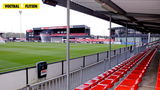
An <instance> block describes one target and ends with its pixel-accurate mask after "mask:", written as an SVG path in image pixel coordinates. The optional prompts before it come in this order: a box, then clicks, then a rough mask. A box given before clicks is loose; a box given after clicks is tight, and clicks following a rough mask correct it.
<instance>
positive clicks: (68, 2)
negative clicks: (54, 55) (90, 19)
mask: <svg viewBox="0 0 160 90" xmlns="http://www.w3.org/2000/svg"><path fill="white" fill-rule="evenodd" d="M69 33H70V0H67V41H66V64H67V65H66V74H67V90H70V78H69V76H70V75H69V74H70V43H69Z"/></svg>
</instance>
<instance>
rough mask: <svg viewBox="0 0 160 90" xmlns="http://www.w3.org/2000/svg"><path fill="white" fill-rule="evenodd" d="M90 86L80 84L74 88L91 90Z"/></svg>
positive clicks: (76, 89)
mask: <svg viewBox="0 0 160 90" xmlns="http://www.w3.org/2000/svg"><path fill="white" fill-rule="evenodd" d="M89 88H90V87H89V86H87V85H80V86H78V87H77V88H75V89H74V90H89Z"/></svg>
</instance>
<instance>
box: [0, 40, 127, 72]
mask: <svg viewBox="0 0 160 90" xmlns="http://www.w3.org/2000/svg"><path fill="white" fill-rule="evenodd" d="M70 46H71V48H70V49H71V58H76V57H80V56H85V55H90V54H95V53H98V52H103V51H106V50H108V49H109V46H108V45H106V44H70ZM121 47H124V45H112V49H117V48H121ZM65 57H66V44H63V43H39V42H10V43H5V44H0V72H4V71H10V70H15V69H20V68H25V67H29V66H34V65H35V64H36V63H37V62H39V61H47V62H48V63H51V62H56V61H60V60H65Z"/></svg>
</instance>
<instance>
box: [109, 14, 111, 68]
mask: <svg viewBox="0 0 160 90" xmlns="http://www.w3.org/2000/svg"><path fill="white" fill-rule="evenodd" d="M111 28H112V16H111V15H110V18H109V31H110V32H109V68H111V67H112V65H111V48H112V44H111V39H112V38H111Z"/></svg>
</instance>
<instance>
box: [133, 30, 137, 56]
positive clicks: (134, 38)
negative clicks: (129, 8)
mask: <svg viewBox="0 0 160 90" xmlns="http://www.w3.org/2000/svg"><path fill="white" fill-rule="evenodd" d="M133 41H134V52H135V53H134V54H136V51H135V50H136V30H134V37H133Z"/></svg>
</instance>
